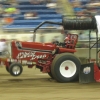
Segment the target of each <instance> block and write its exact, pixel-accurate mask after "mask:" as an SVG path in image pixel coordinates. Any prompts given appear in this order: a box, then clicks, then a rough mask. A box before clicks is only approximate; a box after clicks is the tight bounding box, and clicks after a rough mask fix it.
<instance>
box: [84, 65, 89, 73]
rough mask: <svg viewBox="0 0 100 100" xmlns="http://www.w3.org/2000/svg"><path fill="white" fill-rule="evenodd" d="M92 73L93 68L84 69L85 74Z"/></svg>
mask: <svg viewBox="0 0 100 100" xmlns="http://www.w3.org/2000/svg"><path fill="white" fill-rule="evenodd" d="M90 72H91V68H90V67H88V66H87V67H85V68H84V69H83V73H84V74H89V73H90Z"/></svg>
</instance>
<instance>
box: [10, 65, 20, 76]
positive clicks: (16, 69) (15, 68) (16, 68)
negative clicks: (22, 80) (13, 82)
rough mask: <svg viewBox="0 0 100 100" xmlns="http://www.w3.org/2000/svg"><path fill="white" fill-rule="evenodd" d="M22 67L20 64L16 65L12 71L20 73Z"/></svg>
mask: <svg viewBox="0 0 100 100" xmlns="http://www.w3.org/2000/svg"><path fill="white" fill-rule="evenodd" d="M20 71H21V69H20V67H19V66H14V67H13V69H12V72H13V73H14V75H18V74H19V73H20Z"/></svg>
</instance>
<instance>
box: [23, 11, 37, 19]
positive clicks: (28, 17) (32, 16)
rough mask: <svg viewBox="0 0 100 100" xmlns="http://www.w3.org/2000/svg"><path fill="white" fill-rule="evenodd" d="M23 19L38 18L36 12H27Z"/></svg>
mask: <svg viewBox="0 0 100 100" xmlns="http://www.w3.org/2000/svg"><path fill="white" fill-rule="evenodd" d="M24 18H25V19H35V18H38V15H37V13H36V12H27V13H25V14H24Z"/></svg>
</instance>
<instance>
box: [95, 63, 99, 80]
mask: <svg viewBox="0 0 100 100" xmlns="http://www.w3.org/2000/svg"><path fill="white" fill-rule="evenodd" d="M94 79H95V81H96V82H100V70H99V68H98V65H97V64H94Z"/></svg>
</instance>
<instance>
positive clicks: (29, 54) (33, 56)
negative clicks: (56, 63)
mask: <svg viewBox="0 0 100 100" xmlns="http://www.w3.org/2000/svg"><path fill="white" fill-rule="evenodd" d="M30 57H31V59H30V60H34V59H39V58H41V59H44V58H46V54H40V55H39V54H36V52H20V53H18V55H17V57H16V58H17V59H22V58H30Z"/></svg>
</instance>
